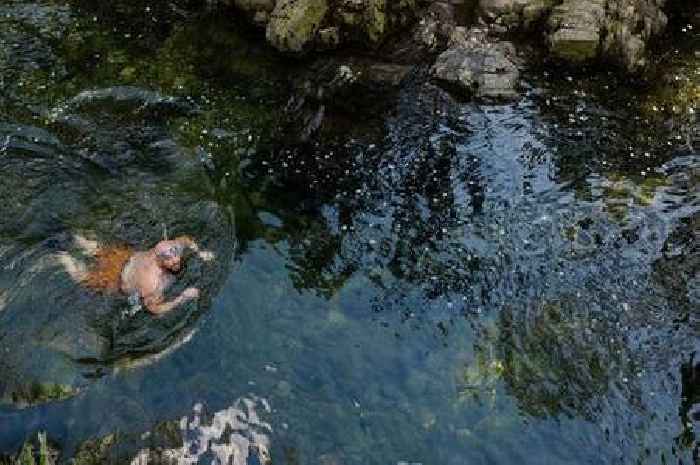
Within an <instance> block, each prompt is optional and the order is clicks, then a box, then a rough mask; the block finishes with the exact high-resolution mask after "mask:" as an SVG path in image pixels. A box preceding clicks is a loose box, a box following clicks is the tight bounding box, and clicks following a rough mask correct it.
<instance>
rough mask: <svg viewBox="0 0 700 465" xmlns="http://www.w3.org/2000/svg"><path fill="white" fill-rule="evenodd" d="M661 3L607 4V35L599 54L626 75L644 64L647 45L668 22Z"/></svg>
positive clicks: (624, 0)
mask: <svg viewBox="0 0 700 465" xmlns="http://www.w3.org/2000/svg"><path fill="white" fill-rule="evenodd" d="M663 3H664V2H663V1H655V0H608V4H607V14H606V18H605V30H606V31H607V34H606V36H605V38H604V40H603V41H602V42H601V52H602V53H603V54H604V55H605V56H606V57H608V58H610V59H612V60H613V61H616V62H618V63H619V64H620V65H622V66H623V67H624V68H625V69H627V70H628V71H636V70H639V69H641V68H642V67H644V66H645V65H646V64H647V60H646V44H647V43H648V42H649V40H650V39H651V38H652V37H654V36H655V35H658V34H660V33H661V32H662V31H663V30H664V28H665V27H666V24H667V23H668V19H667V17H666V15H665V14H664V12H663V11H662V10H661V7H662V6H663Z"/></svg>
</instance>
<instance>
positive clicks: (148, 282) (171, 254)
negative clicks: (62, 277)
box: [59, 236, 214, 315]
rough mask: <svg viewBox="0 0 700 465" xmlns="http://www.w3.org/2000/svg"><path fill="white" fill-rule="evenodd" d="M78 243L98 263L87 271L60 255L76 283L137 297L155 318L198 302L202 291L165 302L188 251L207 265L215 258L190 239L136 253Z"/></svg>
mask: <svg viewBox="0 0 700 465" xmlns="http://www.w3.org/2000/svg"><path fill="white" fill-rule="evenodd" d="M75 240H76V243H77V244H78V245H79V246H80V247H81V248H82V249H83V250H84V251H85V252H86V253H88V254H91V255H94V257H95V260H96V263H95V265H94V266H93V267H91V268H90V269H87V268H86V267H85V265H84V264H82V263H81V262H79V261H77V260H75V259H74V258H72V257H70V256H69V255H68V254H66V253H64V254H61V256H60V257H59V259H60V261H61V263H62V264H63V265H64V267H65V268H66V271H67V272H68V274H70V275H71V277H72V278H73V279H74V280H75V281H78V282H81V283H83V284H85V285H86V286H87V287H89V288H91V289H93V290H96V291H104V292H109V293H118V292H121V293H124V294H126V295H128V296H134V295H135V296H137V297H139V298H140V299H142V300H143V304H144V306H145V307H146V308H147V309H148V311H149V312H151V313H153V314H154V315H162V314H164V313H167V312H169V311H170V310H172V309H174V308H175V307H177V306H178V305H181V304H183V303H185V302H188V301H190V300H195V299H197V298H199V289H197V288H196V287H189V288H187V289H185V290H184V291H183V292H182V293H181V294H180V295H179V296H177V297H175V298H174V299H172V300H170V301H166V300H165V293H166V292H167V290H168V288H169V287H170V286H172V285H173V283H174V282H175V281H176V279H177V278H176V273H178V272H179V271H180V269H182V266H183V262H184V254H185V251H187V250H188V249H189V250H192V251H193V252H195V253H196V254H197V255H198V256H199V258H201V259H202V260H205V261H210V260H212V259H213V258H214V254H213V253H212V252H209V251H204V250H200V249H199V246H198V245H197V243H195V241H194V240H192V238H191V237H189V236H180V237H177V238H175V239H172V240H163V241H160V242H159V243H157V244H156V245H155V247H153V248H152V249H149V250H146V251H134V250H133V249H131V248H129V247H123V246H110V247H100V246H99V245H98V244H97V243H96V242H94V241H90V240H88V239H85V238H84V237H81V236H77V237H76V238H75Z"/></svg>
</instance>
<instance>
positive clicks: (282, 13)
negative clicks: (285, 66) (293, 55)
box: [266, 0, 328, 52]
mask: <svg viewBox="0 0 700 465" xmlns="http://www.w3.org/2000/svg"><path fill="white" fill-rule="evenodd" d="M327 13H328V2H327V1H326V0H280V1H278V2H277V4H276V5H275V9H274V10H272V14H271V16H270V21H269V22H268V24H267V33H266V37H267V40H268V42H270V44H272V45H273V46H274V47H275V48H277V49H278V50H282V51H289V52H301V51H303V50H304V49H305V48H306V47H308V45H309V44H310V43H311V42H312V41H313V40H314V39H315V38H316V34H317V32H318V31H319V30H320V29H321V26H322V24H323V22H324V20H325V17H326V14H327Z"/></svg>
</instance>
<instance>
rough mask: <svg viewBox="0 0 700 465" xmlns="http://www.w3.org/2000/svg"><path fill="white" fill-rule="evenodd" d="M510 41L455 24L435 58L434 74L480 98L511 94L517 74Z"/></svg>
mask: <svg viewBox="0 0 700 465" xmlns="http://www.w3.org/2000/svg"><path fill="white" fill-rule="evenodd" d="M514 57H515V48H514V47H513V44H511V43H510V42H498V41H496V42H494V41H490V40H489V38H488V36H487V34H486V31H485V30H484V29H481V28H473V29H471V30H466V29H465V28H462V27H458V28H456V29H455V32H454V34H453V35H452V37H451V39H450V46H449V48H448V50H447V51H445V52H443V53H442V54H441V55H440V56H439V57H438V58H437V60H436V61H435V64H434V65H433V68H432V74H433V76H434V77H435V78H436V79H437V80H439V81H441V82H442V83H445V84H447V85H448V86H450V87H453V88H458V89H460V90H462V91H463V92H465V93H466V94H467V95H470V96H472V95H473V96H475V97H479V98H513V97H515V96H516V95H517V93H516V91H515V88H516V85H517V82H518V77H519V75H520V73H519V71H518V68H517V66H516V65H515V63H514Z"/></svg>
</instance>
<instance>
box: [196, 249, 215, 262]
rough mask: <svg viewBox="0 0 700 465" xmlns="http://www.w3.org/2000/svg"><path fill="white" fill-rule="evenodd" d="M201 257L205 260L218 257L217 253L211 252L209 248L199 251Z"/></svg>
mask: <svg viewBox="0 0 700 465" xmlns="http://www.w3.org/2000/svg"><path fill="white" fill-rule="evenodd" d="M198 255H199V258H201V259H202V260H203V261H205V262H210V261H212V260H214V259H215V258H216V255H215V254H214V252H211V251H209V250H201V251H200V252H199V253H198Z"/></svg>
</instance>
